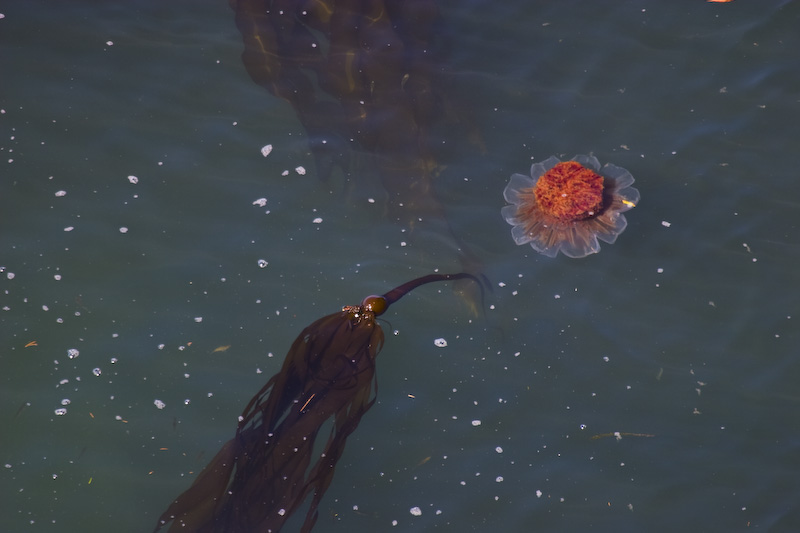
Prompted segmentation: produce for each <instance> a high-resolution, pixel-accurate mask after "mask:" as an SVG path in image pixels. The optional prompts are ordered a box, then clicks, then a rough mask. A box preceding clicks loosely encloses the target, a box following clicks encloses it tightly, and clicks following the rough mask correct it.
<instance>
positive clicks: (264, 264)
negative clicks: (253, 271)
mask: <svg viewBox="0 0 800 533" xmlns="http://www.w3.org/2000/svg"><path fill="white" fill-rule="evenodd" d="M268 264H269V261H267V260H266V259H259V260H258V268H266V267H267V265H268Z"/></svg>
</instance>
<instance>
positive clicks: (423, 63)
mask: <svg viewBox="0 0 800 533" xmlns="http://www.w3.org/2000/svg"><path fill="white" fill-rule="evenodd" d="M229 3H230V5H231V8H232V9H233V10H234V12H235V21H236V26H237V28H238V30H239V32H240V34H241V36H242V41H243V43H244V51H243V53H242V62H243V64H244V66H245V68H246V70H247V72H248V74H249V75H250V77H251V78H252V80H253V81H254V82H255V83H257V84H258V85H260V86H261V87H263V88H265V89H266V90H267V91H269V92H270V93H271V94H272V95H274V96H275V97H277V98H280V99H282V100H285V101H286V102H288V103H289V104H290V105H291V106H292V108H293V110H294V112H295V114H296V115H297V118H298V120H299V121H300V123H301V124H302V125H303V127H304V129H305V130H306V132H307V134H308V142H309V147H310V150H311V152H312V154H313V156H314V158H315V162H316V167H317V175H318V176H319V177H320V178H321V179H322V180H324V181H327V180H328V179H329V178H330V176H331V175H332V174H333V172H334V170H340V171H341V173H342V175H343V176H344V180H345V183H346V184H347V186H348V187H349V188H350V190H352V191H360V190H367V189H369V190H372V186H371V185H370V186H362V185H363V182H360V181H359V180H364V179H370V180H372V179H377V180H380V183H381V186H382V188H383V190H385V191H386V196H385V198H386V214H387V217H388V218H389V219H391V220H392V221H394V222H397V223H398V224H399V225H401V226H403V227H405V228H408V229H409V230H414V229H416V228H424V230H425V231H430V232H432V233H434V234H436V235H437V236H438V237H440V238H441V237H444V241H445V244H446V247H447V248H449V249H450V250H451V251H452V252H454V254H455V255H456V257H457V259H458V260H459V261H460V263H461V268H462V269H464V270H466V271H468V272H479V271H480V270H481V266H480V264H479V261H478V260H477V258H475V257H474V255H473V254H471V253H470V252H469V251H468V247H467V246H466V245H465V243H464V242H462V241H461V239H459V237H458V236H457V235H456V234H455V232H453V230H452V229H451V228H450V226H449V224H448V222H447V219H446V216H445V210H444V208H443V206H442V204H441V202H440V200H439V198H438V196H437V194H436V192H435V187H434V179H435V177H436V176H437V175H438V174H439V173H440V172H441V171H442V170H443V169H444V168H445V167H446V165H447V161H446V159H445V158H444V157H443V154H442V151H443V150H444V149H447V150H450V147H455V146H460V141H461V140H464V141H466V143H467V144H468V145H469V146H472V147H474V148H472V149H471V151H472V152H476V151H480V152H485V148H484V146H483V142H482V141H481V138H480V134H479V133H478V130H477V128H475V127H474V126H473V124H472V122H471V121H470V120H469V119H468V117H469V116H470V113H468V112H466V111H465V110H464V109H463V106H462V105H459V104H458V99H457V98H456V97H455V95H456V94H458V92H459V84H457V83H455V82H454V81H453V80H454V77H453V74H452V72H451V69H450V68H449V66H448V63H447V60H446V59H447V55H448V54H447V50H448V47H449V42H448V38H447V36H448V33H447V31H446V25H445V24H444V21H443V17H442V15H441V12H440V10H439V7H438V6H437V3H436V1H435V0H229ZM445 157H446V156H445ZM443 159H444V161H443Z"/></svg>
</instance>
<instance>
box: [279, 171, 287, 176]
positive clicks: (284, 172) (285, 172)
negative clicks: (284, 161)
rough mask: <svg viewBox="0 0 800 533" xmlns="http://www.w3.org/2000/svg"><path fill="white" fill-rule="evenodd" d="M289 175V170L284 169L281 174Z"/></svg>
mask: <svg viewBox="0 0 800 533" xmlns="http://www.w3.org/2000/svg"><path fill="white" fill-rule="evenodd" d="M288 175H289V171H288V170H284V171H283V172H281V176H288Z"/></svg>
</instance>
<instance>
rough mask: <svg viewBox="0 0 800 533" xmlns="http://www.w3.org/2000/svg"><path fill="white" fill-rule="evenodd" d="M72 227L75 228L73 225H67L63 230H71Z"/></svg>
mask: <svg viewBox="0 0 800 533" xmlns="http://www.w3.org/2000/svg"><path fill="white" fill-rule="evenodd" d="M74 229H75V226H67V227H66V228H64V231H72V230H74Z"/></svg>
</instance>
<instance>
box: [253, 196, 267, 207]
mask: <svg viewBox="0 0 800 533" xmlns="http://www.w3.org/2000/svg"><path fill="white" fill-rule="evenodd" d="M253 205H257V206H258V207H264V206H265V205H267V199H266V198H259V199H258V200H255V201H254V202H253Z"/></svg>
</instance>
